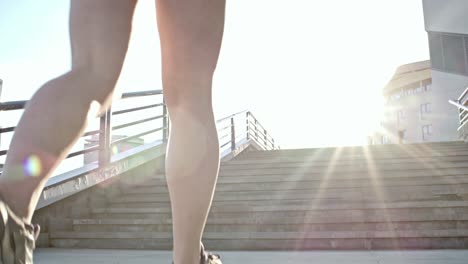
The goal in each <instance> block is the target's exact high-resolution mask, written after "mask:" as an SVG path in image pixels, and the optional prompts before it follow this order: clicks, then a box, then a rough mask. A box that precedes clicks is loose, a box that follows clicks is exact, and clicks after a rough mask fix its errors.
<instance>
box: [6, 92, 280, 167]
mask: <svg viewBox="0 0 468 264" xmlns="http://www.w3.org/2000/svg"><path fill="white" fill-rule="evenodd" d="M162 94H163V93H162V90H151V91H139V92H129V93H124V94H123V95H122V100H127V99H130V98H143V97H149V96H161V98H160V101H159V102H157V103H154V102H153V103H148V104H144V105H139V106H138V107H131V108H124V109H118V110H115V111H114V109H113V108H114V107H113V106H111V108H109V109H108V110H107V111H106V112H105V113H104V114H103V115H101V116H100V117H99V129H95V130H90V131H87V132H85V133H84V134H83V136H82V138H86V137H98V139H97V140H95V141H96V142H95V143H96V144H95V145H93V146H91V147H88V148H83V149H80V150H77V151H74V152H71V153H70V154H69V155H68V156H67V159H68V158H72V157H76V156H80V155H85V154H88V153H92V152H97V158H96V161H97V165H98V167H99V168H101V167H105V166H106V165H108V164H109V162H110V161H111V156H112V154H115V153H113V148H114V146H116V145H118V144H121V143H125V142H128V141H130V140H132V139H137V138H140V137H143V136H146V135H148V134H152V133H156V132H160V131H161V132H162V136H161V140H162V142H163V143H164V142H167V139H168V135H169V126H170V124H169V116H168V111H167V107H166V105H165V103H164V99H163V98H162ZM154 101H155V100H154ZM26 103H27V101H12V102H2V103H0V113H1V112H6V111H17V110H23V109H24V107H25V105H26ZM157 108H162V110H160V111H159V113H158V114H156V115H152V116H149V117H145V118H138V119H137V120H133V119H132V120H131V121H130V122H125V123H122V124H118V125H114V124H113V123H114V119H115V118H116V117H117V116H119V117H120V116H124V115H128V114H130V113H136V112H142V111H143V110H148V109H157ZM146 112H147V111H146ZM156 120H162V126H160V127H152V129H147V130H145V131H143V132H139V133H134V134H133V135H130V136H124V137H121V138H117V139H113V138H112V134H113V133H114V132H115V131H119V130H121V129H125V128H129V127H133V126H137V125H139V124H143V123H147V122H150V121H156ZM0 125H1V124H0ZM216 125H217V128H218V136H219V142H220V149H221V151H223V150H231V151H233V150H235V149H236V148H237V147H238V145H239V144H240V143H241V142H244V141H252V142H255V143H256V144H257V145H258V147H260V148H261V149H262V150H272V149H278V148H279V146H278V145H277V144H276V143H275V140H274V139H273V137H272V136H271V135H270V134H269V133H268V131H267V130H266V129H265V128H264V127H263V126H262V125H261V124H260V122H259V121H258V120H257V118H256V117H255V116H254V115H253V114H252V113H251V112H250V111H247V110H244V111H241V112H238V113H235V114H233V115H230V116H227V117H224V118H221V119H219V120H217V121H216ZM15 128H16V127H15V126H8V127H1V126H0V137H1V135H2V134H7V133H13V132H14V130H15ZM7 152H8V150H7V149H3V150H0V157H2V156H5V155H6V154H7ZM0 173H1V168H0Z"/></svg>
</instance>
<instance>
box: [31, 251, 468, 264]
mask: <svg viewBox="0 0 468 264" xmlns="http://www.w3.org/2000/svg"><path fill="white" fill-rule="evenodd" d="M219 253H220V254H221V256H222V260H223V263H224V264H235V263H242V264H285V263H294V264H311V263H317V264H466V263H468V250H427V251H311V252H310V251H309V252H291V251H286V252H277V251H276V252H258V251H254V252H246V251H229V252H219ZM34 257H35V259H34V260H35V261H34V263H35V264H46V263H47V264H59V263H60V264H62V263H67V264H83V263H87V264H124V263H132V264H150V263H158V264H159V263H161V264H162V263H167V264H170V263H171V252H170V251H149V250H87V249H38V250H36V252H35V256H34Z"/></svg>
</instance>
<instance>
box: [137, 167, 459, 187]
mask: <svg viewBox="0 0 468 264" xmlns="http://www.w3.org/2000/svg"><path fill="white" fill-rule="evenodd" d="M446 173H450V174H448V175H447V176H442V175H436V174H437V172H434V171H427V174H426V171H417V172H414V173H412V174H411V175H408V174H403V173H402V174H395V175H390V176H389V175H387V176H385V177H384V176H382V175H379V178H370V177H369V175H364V174H360V175H346V178H344V177H338V176H334V175H303V174H297V175H268V176H265V175H261V176H238V177H230V176H229V177H224V176H220V177H219V178H218V182H217V187H219V188H237V187H236V186H256V185H258V186H261V185H262V184H292V183H302V182H305V183H307V182H312V184H317V183H318V184H323V183H324V182H327V184H326V185H327V186H330V187H336V188H340V187H343V188H347V187H353V186H363V187H366V186H382V185H385V186H387V185H388V186H400V185H432V183H433V184H437V183H438V182H440V183H441V184H446V183H450V184H456V183H464V182H465V181H466V179H468V174H466V172H463V171H455V172H450V171H446ZM426 183H427V184H426ZM142 186H143V187H148V188H156V187H161V188H166V186H167V182H166V179H165V177H164V176H160V177H159V178H158V179H156V178H153V179H151V180H148V181H146V182H144V183H141V184H135V185H131V186H129V187H132V188H138V187H142ZM229 186H230V187H229ZM239 188H241V187H239ZM129 190H130V188H129Z"/></svg>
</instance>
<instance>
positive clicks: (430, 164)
mask: <svg viewBox="0 0 468 264" xmlns="http://www.w3.org/2000/svg"><path fill="white" fill-rule="evenodd" d="M248 161H251V160H248ZM467 161H468V157H467V158H465V159H463V160H454V161H435V160H433V161H427V162H420V161H414V162H399V161H395V162H380V161H371V162H368V163H365V162H354V163H351V162H341V161H340V160H339V161H330V162H328V163H315V162H283V161H281V162H280V161H271V163H268V162H256V163H254V162H252V163H250V164H223V165H222V166H221V168H220V172H225V171H231V170H258V169H280V168H301V169H307V170H310V169H317V170H324V169H328V168H330V167H333V169H334V170H337V171H341V170H350V169H366V170H369V169H372V170H389V169H392V168H393V169H395V165H398V166H399V170H403V169H410V170H411V169H423V168H426V169H427V168H458V167H465V166H466V164H467Z"/></svg>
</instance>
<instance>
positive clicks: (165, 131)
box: [163, 97, 169, 143]
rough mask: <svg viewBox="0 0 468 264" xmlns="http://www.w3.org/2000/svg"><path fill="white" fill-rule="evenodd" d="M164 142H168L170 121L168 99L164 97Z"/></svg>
mask: <svg viewBox="0 0 468 264" xmlns="http://www.w3.org/2000/svg"><path fill="white" fill-rule="evenodd" d="M163 127H164V129H163V142H164V143H167V139H168V135H169V122H168V116H167V106H166V101H165V100H164V97H163Z"/></svg>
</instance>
